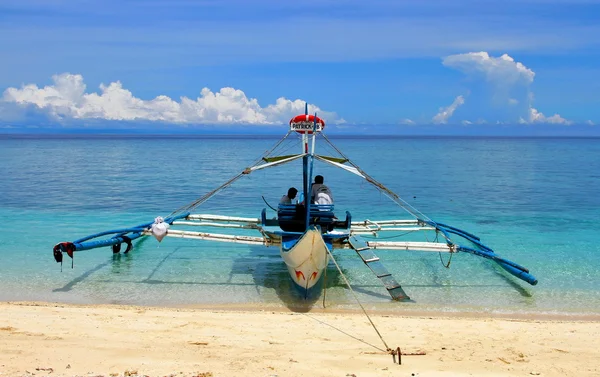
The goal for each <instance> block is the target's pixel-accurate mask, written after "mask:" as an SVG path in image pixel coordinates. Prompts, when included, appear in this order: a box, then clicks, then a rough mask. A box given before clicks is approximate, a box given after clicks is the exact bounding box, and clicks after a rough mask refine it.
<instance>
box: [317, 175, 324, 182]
mask: <svg viewBox="0 0 600 377" xmlns="http://www.w3.org/2000/svg"><path fill="white" fill-rule="evenodd" d="M315 183H320V184H323V176H322V175H315Z"/></svg>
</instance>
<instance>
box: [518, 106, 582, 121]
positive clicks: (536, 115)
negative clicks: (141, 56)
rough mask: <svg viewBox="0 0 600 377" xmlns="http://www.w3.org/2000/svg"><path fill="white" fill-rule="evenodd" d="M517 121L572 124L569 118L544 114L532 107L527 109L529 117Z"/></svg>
mask: <svg viewBox="0 0 600 377" xmlns="http://www.w3.org/2000/svg"><path fill="white" fill-rule="evenodd" d="M519 123H552V124H567V125H568V124H572V123H573V122H571V121H570V120H567V119H565V118H563V117H561V116H560V115H558V114H554V115H552V116H549V117H547V116H545V115H544V114H543V113H540V112H539V111H537V110H536V109H534V108H533V107H532V108H530V109H529V117H528V118H527V119H523V118H520V119H519Z"/></svg>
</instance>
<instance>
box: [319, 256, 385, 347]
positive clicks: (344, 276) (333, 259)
mask: <svg viewBox="0 0 600 377" xmlns="http://www.w3.org/2000/svg"><path fill="white" fill-rule="evenodd" d="M327 253H328V254H329V256H330V257H331V260H332V261H333V263H334V264H335V267H336V268H337V270H338V271H339V273H340V275H342V278H343V279H344V282H345V283H346V286H348V289H350V292H352V295H353V296H354V299H355V300H356V302H357V303H358V305H359V306H360V308H361V309H362V311H363V313H364V314H365V316H366V317H367V319H368V320H369V322H370V323H371V326H373V329H374V330H375V332H376V333H377V335H378V336H379V339H381V342H383V345H384V346H385V350H382V349H381V348H379V347H376V346H373V345H372V344H371V346H372V347H374V348H377V349H378V350H380V351H382V352H391V351H392V349H391V348H390V347H389V346H388V345H387V343H386V342H385V340H384V339H383V336H381V333H380V332H379V330H378V329H377V326H375V324H374V323H373V321H372V320H371V317H370V316H369V314H368V313H367V310H366V309H365V307H364V306H363V305H362V303H361V302H360V300H359V299H358V296H357V295H356V293H355V292H354V289H352V286H351V285H350V282H349V281H348V279H347V278H346V275H345V274H344V273H343V272H342V269H341V268H340V265H339V264H338V263H337V261H336V260H335V258H334V257H333V254H332V253H331V251H330V250H329V248H327Z"/></svg>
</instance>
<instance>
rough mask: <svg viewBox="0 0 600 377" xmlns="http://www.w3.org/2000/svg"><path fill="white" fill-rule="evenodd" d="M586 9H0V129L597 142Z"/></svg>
mask: <svg viewBox="0 0 600 377" xmlns="http://www.w3.org/2000/svg"><path fill="white" fill-rule="evenodd" d="M599 62H600V0H502V1H490V0H462V1H459V0H457V1H447V0H419V1H403V0H389V1H388V0H369V1H364V0H305V1H295V2H291V1H280V0H254V1H247V0H197V1H192V0H170V1H168V0H104V1H92V0H14V1H13V0H0V133H6V132H10V133H15V132H17V133H18V132H28V133H31V132H33V133H35V132H106V131H107V130H109V131H115V132H128V131H129V132H148V133H153V132H166V133H170V132H172V133H179V132H184V133H185V132H213V133H219V132H222V133H232V132H233V133H235V132H243V133H273V134H278V133H281V132H284V131H283V130H284V129H285V128H282V127H283V126H285V125H286V124H287V123H288V122H289V119H290V118H291V117H293V116H294V115H297V114H300V113H303V111H304V103H305V102H308V103H309V110H310V112H311V113H314V112H317V114H318V115H319V116H320V117H322V118H323V119H324V120H325V122H326V124H327V127H326V131H328V132H332V133H336V132H337V133H349V134H411V135H420V134H440V135H446V134H458V135H487V134H495V135H496V134H497V135H513V134H514V135H523V134H531V135H577V136H586V135H592V136H600V63H599Z"/></svg>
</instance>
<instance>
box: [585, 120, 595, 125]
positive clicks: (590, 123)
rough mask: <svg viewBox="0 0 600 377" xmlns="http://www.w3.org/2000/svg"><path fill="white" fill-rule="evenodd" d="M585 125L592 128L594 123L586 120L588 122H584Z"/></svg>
mask: <svg viewBox="0 0 600 377" xmlns="http://www.w3.org/2000/svg"><path fill="white" fill-rule="evenodd" d="M585 124H587V125H590V126H593V125H595V123H594V122H592V121H591V120H588V121H586V122H585Z"/></svg>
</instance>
